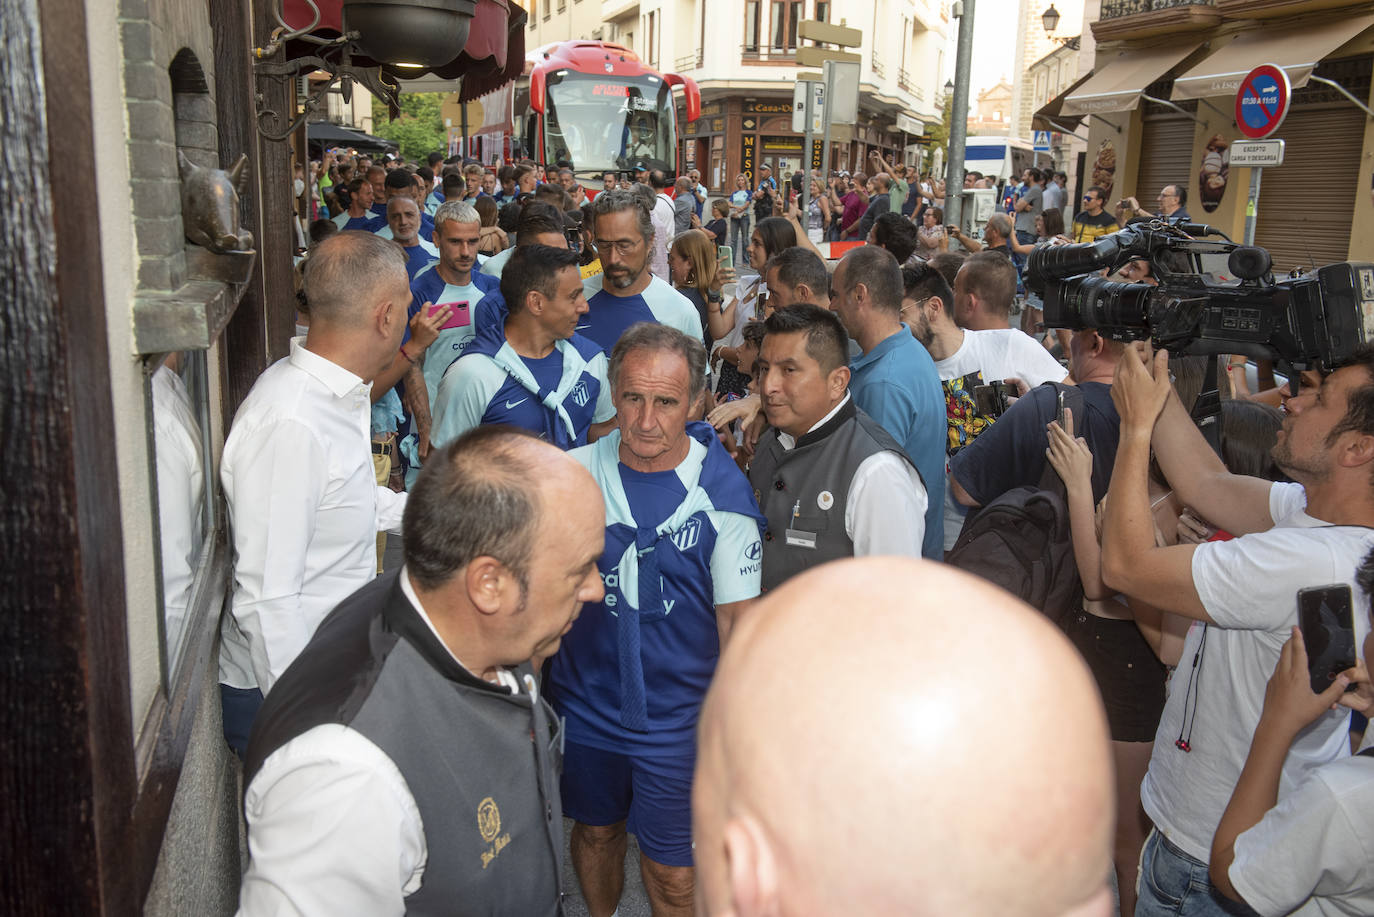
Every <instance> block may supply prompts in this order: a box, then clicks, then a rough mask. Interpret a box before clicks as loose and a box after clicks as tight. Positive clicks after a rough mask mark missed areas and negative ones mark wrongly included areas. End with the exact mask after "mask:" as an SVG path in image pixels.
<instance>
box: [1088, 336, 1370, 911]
mask: <svg viewBox="0 0 1374 917" xmlns="http://www.w3.org/2000/svg"><path fill="white" fill-rule="evenodd" d="M1167 360H1168V354H1167V352H1165V351H1161V352H1160V353H1159V354H1156V355H1155V358H1154V359H1153V360H1152V361H1149V362H1148V363H1146V362H1142V360H1141V358H1140V356H1139V355H1137V353H1136V351H1135V350H1134V349H1130V350H1128V351H1127V352H1126V354H1125V355H1124V356H1123V357H1122V359H1121V362H1120V364H1119V367H1118V369H1117V377H1116V382H1115V383H1114V384H1113V385H1112V398H1113V400H1114V401H1115V402H1116V404H1117V409H1118V411H1119V413H1120V415H1121V439H1120V445H1119V447H1118V450H1117V454H1116V466H1115V469H1114V471H1113V473H1112V481H1111V487H1110V490H1109V492H1108V499H1107V513H1106V522H1105V525H1104V528H1103V541H1102V577H1103V580H1104V581H1105V582H1106V584H1107V586H1109V587H1111V588H1113V589H1116V590H1118V591H1120V592H1122V593H1124V594H1126V595H1128V596H1132V597H1139V598H1141V599H1143V600H1145V601H1147V602H1149V603H1150V604H1151V605H1152V606H1154V607H1155V608H1159V609H1161V610H1163V611H1170V612H1173V613H1175V614H1177V615H1180V616H1182V617H1183V618H1188V619H1192V620H1193V621H1195V622H1198V623H1194V624H1193V625H1192V627H1191V628H1190V629H1189V631H1188V636H1187V640H1186V642H1185V644H1184V648H1183V656H1182V658H1183V660H1184V662H1183V665H1181V666H1180V667H1179V670H1178V671H1177V672H1176V673H1175V674H1174V676H1173V680H1172V683H1171V689H1170V693H1169V697H1168V700H1167V701H1166V703H1165V707H1164V715H1163V717H1162V719H1161V720H1160V724H1159V729H1158V731H1157V732H1156V734H1155V743H1154V752H1153V754H1152V755H1151V758H1150V769H1149V771H1148V772H1147V773H1146V775H1145V781H1144V783H1143V784H1142V785H1141V788H1140V795H1141V802H1142V803H1143V804H1144V807H1145V812H1146V814H1147V815H1149V817H1150V819H1151V821H1153V823H1154V826H1155V830H1154V831H1152V832H1151V834H1150V838H1149V840H1148V841H1146V844H1145V851H1144V854H1143V856H1142V861H1141V862H1142V866H1141V869H1142V873H1141V874H1142V880H1141V883H1140V901H1139V905H1138V907H1137V909H1136V914H1137V915H1145V917H1154V915H1157V914H1175V913H1178V907H1179V904H1180V902H1181V901H1182V900H1183V899H1184V898H1185V897H1186V900H1187V901H1188V903H1189V904H1188V906H1189V908H1190V909H1189V910H1188V911H1187V913H1189V914H1201V915H1210V914H1217V915H1220V914H1225V913H1230V912H1232V910H1231V905H1229V903H1228V902H1226V901H1225V899H1224V897H1223V896H1222V893H1221V892H1220V891H1219V890H1218V889H1216V888H1215V887H1214V886H1213V885H1212V884H1211V882H1210V879H1209V877H1208V867H1207V861H1208V855H1209V852H1210V848H1211V844H1212V839H1213V834H1214V833H1215V831H1216V829H1217V825H1218V823H1219V822H1220V820H1221V815H1222V812H1223V811H1224V810H1225V808H1226V805H1227V802H1228V800H1229V798H1230V795H1231V790H1232V788H1233V787H1234V786H1235V785H1236V782H1237V780H1238V779H1239V776H1240V773H1241V769H1242V767H1243V765H1244V763H1245V759H1246V753H1247V751H1248V749H1249V746H1250V741H1251V738H1252V736H1253V735H1254V732H1255V729H1256V725H1257V723H1258V721H1259V716H1260V710H1261V707H1262V705H1263V703H1264V696H1265V684H1266V682H1267V681H1268V678H1269V674H1270V672H1272V671H1273V669H1274V666H1275V663H1276V662H1277V661H1278V659H1279V655H1280V651H1281V648H1282V646H1283V643H1284V641H1285V640H1286V639H1287V638H1288V636H1289V634H1290V631H1291V628H1292V626H1293V625H1294V624H1296V623H1297V600H1296V594H1297V591H1298V590H1299V589H1302V588H1305V587H1309V586H1325V585H1328V584H1347V585H1349V586H1350V587H1351V590H1352V593H1353V596H1354V605H1355V607H1356V608H1362V607H1367V606H1368V604H1369V598H1368V596H1367V595H1366V594H1365V591H1364V590H1363V589H1362V588H1361V587H1360V586H1359V584H1357V583H1356V582H1355V571H1356V570H1357V569H1358V568H1359V565H1360V563H1361V561H1362V560H1363V559H1364V558H1365V556H1366V555H1367V554H1368V553H1369V551H1370V549H1371V547H1374V531H1371V528H1374V489H1372V488H1371V487H1370V473H1371V470H1372V469H1374V350H1369V349H1363V350H1361V351H1359V352H1357V353H1356V354H1355V355H1354V356H1353V358H1352V359H1351V360H1350V361H1348V362H1347V363H1346V365H1343V366H1342V367H1341V368H1339V369H1337V370H1335V371H1334V372H1332V373H1330V374H1329V375H1327V376H1326V377H1325V378H1324V379H1323V380H1322V383H1321V385H1320V386H1319V387H1317V388H1307V389H1303V390H1302V391H1301V392H1300V393H1298V394H1297V395H1296V396H1295V397H1293V398H1292V399H1290V400H1289V401H1288V403H1287V406H1286V407H1287V417H1286V418H1285V419H1284V423H1283V429H1282V430H1281V431H1280V433H1279V439H1278V442H1277V444H1276V445H1275V446H1274V452H1273V455H1274V460H1275V462H1276V463H1277V464H1278V466H1279V467H1280V468H1281V469H1283V471H1284V472H1285V473H1286V474H1288V475H1289V477H1291V478H1293V480H1294V481H1295V482H1296V483H1291V484H1290V483H1280V484H1275V483H1271V482H1269V481H1266V480H1262V479H1259V478H1250V477H1244V476H1241V475H1233V474H1230V473H1228V472H1227V471H1226V468H1225V466H1223V465H1222V463H1221V460H1220V459H1219V458H1218V457H1217V455H1216V453H1214V452H1213V451H1212V450H1211V449H1210V448H1209V447H1208V445H1207V444H1206V441H1205V440H1204V439H1203V437H1202V434H1201V433H1199V432H1198V430H1197V428H1196V427H1195V426H1194V425H1193V423H1192V421H1191V420H1190V419H1189V417H1188V411H1187V409H1186V408H1185V407H1184V406H1183V404H1182V403H1181V402H1180V401H1179V399H1178V396H1177V395H1176V394H1175V393H1174V392H1173V390H1172V387H1171V385H1170V384H1169V368H1168V362H1167ZM1152 448H1153V452H1154V456H1155V457H1156V459H1157V460H1158V462H1159V465H1160V467H1161V468H1162V469H1163V471H1164V474H1165V476H1166V478H1167V479H1168V481H1169V483H1170V484H1171V485H1172V486H1173V488H1174V493H1175V495H1176V496H1177V497H1178V499H1179V502H1180V503H1182V504H1183V505H1185V506H1189V507H1192V508H1193V509H1194V510H1195V511H1196V512H1197V513H1198V514H1199V515H1201V516H1203V517H1204V518H1206V519H1208V520H1209V521H1211V522H1213V523H1214V524H1216V525H1217V526H1219V527H1220V528H1222V529H1224V530H1225V531H1227V532H1229V533H1231V534H1232V535H1234V536H1237V537H1235V538H1234V539H1233V540H1230V541H1210V542H1207V543H1205V544H1201V545H1192V544H1188V545H1183V544H1180V545H1176V546H1173V547H1165V548H1158V547H1155V538H1154V527H1153V526H1152V525H1151V523H1150V519H1151V515H1150V506H1149V495H1148V468H1149V461H1150V455H1151V449H1152ZM1355 628H1356V639H1357V640H1363V639H1364V636H1365V634H1366V633H1367V631H1368V620H1367V619H1365V618H1363V617H1357V618H1356V621H1355ZM1349 723H1350V717H1349V711H1347V710H1344V709H1340V710H1339V712H1337V711H1327V712H1325V713H1323V714H1322V715H1321V716H1320V717H1319V718H1318V719H1316V721H1315V722H1313V723H1312V725H1310V726H1309V727H1307V728H1306V729H1304V730H1303V731H1302V732H1301V733H1300V734H1299V735H1298V737H1297V739H1296V740H1295V741H1294V742H1293V744H1292V747H1291V748H1290V749H1289V751H1288V754H1287V756H1286V758H1285V759H1284V761H1283V765H1282V779H1281V781H1280V784H1279V791H1278V802H1279V804H1280V805H1282V804H1283V801H1284V798H1285V797H1286V796H1287V795H1288V794H1289V793H1291V792H1292V791H1293V788H1294V787H1295V786H1297V785H1298V784H1299V783H1300V782H1301V781H1302V780H1303V779H1304V778H1306V777H1308V775H1309V774H1310V772H1311V771H1312V770H1313V769H1314V768H1317V767H1320V766H1321V765H1324V764H1328V763H1330V762H1332V761H1335V760H1337V759H1338V758H1343V757H1345V756H1347V755H1349V754H1350V746H1349V742H1348V739H1347V731H1348V728H1349Z"/></svg>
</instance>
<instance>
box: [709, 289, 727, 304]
mask: <svg viewBox="0 0 1374 917" xmlns="http://www.w3.org/2000/svg"><path fill="white" fill-rule="evenodd" d="M723 299H724V297H723V296H721V295H720V291H719V290H707V291H706V301H707V302H720V301H722V300H723Z"/></svg>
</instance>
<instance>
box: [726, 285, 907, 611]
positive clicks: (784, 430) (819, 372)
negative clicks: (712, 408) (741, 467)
mask: <svg viewBox="0 0 1374 917" xmlns="http://www.w3.org/2000/svg"><path fill="white" fill-rule="evenodd" d="M764 328H765V335H764V339H763V346H762V347H761V348H760V351H759V357H758V363H757V365H758V373H757V376H758V379H759V393H760V395H761V396H762V398H763V412H764V415H765V417H766V418H767V420H768V423H769V425H770V429H769V430H768V431H767V432H766V433H764V435H763V436H762V437H761V438H760V439H759V445H758V448H757V449H756V450H755V455H754V462H753V465H752V466H751V467H750V469H749V481H750V483H751V484H752V485H753V487H754V497H755V499H757V500H758V501H759V507H760V509H762V510H763V514H764V516H765V517H767V519H768V533H767V534H766V535H765V536H764V545H763V588H764V589H765V590H768V589H772V588H774V587H776V586H777V585H779V584H780V583H782V582H783V581H784V580H786V579H787V578H788V577H790V576H793V575H795V574H797V573H800V572H801V571H802V570H805V569H807V568H809V567H814V566H817V565H819V564H823V563H825V562H826V561H830V560H835V559H837V558H841V557H863V556H866V555H872V554H891V555H897V556H904V557H920V556H921V540H922V536H923V534H924V531H925V526H924V519H925V512H926V501H927V498H926V489H925V485H924V484H923V483H922V481H921V475H920V473H919V472H918V471H917V470H916V466H915V465H914V464H912V462H911V459H910V458H908V457H907V455H906V453H905V452H903V451H902V447H901V446H900V445H898V443H897V441H896V440H894V439H893V438H892V437H891V436H890V435H888V433H887V431H886V430H884V429H883V428H882V427H881V426H880V425H879V424H878V423H877V422H876V421H874V420H873V419H872V418H871V417H869V416H868V415H867V414H865V413H864V412H863V411H861V410H859V408H858V407H857V406H856V405H855V404H854V402H853V400H852V399H851V398H850V397H849V336H848V335H847V334H846V333H845V330H844V326H843V325H842V324H841V323H840V319H839V317H838V316H836V315H835V313H833V312H831V311H829V310H827V309H822V308H820V307H819V306H814V305H809V304H798V305H793V306H788V307H787V308H785V309H779V310H778V311H776V312H774V313H773V314H772V315H771V316H769V317H768V319H767V321H766V322H765V324H764Z"/></svg>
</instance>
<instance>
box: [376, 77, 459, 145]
mask: <svg viewBox="0 0 1374 917" xmlns="http://www.w3.org/2000/svg"><path fill="white" fill-rule="evenodd" d="M447 95H448V93H443V92H403V93H401V97H400V103H401V115H400V117H398V118H397V119H396V120H395V121H389V120H387V112H386V105H385V104H384V103H383V102H382V101H381V100H380V99H377V98H375V97H374V98H373V99H372V133H374V134H376V135H377V136H378V137H381V138H382V139H384V140H391V141H394V142H395V143H397V144H399V145H400V147H401V155H402V156H404V157H405V158H406V159H414V160H419V161H421V162H423V161H424V158H425V157H426V156H427V155H429V154H430V153H433V152H435V151H436V150H437V151H438V152H441V153H444V152H447V150H448V131H447V130H446V129H445V127H444V119H443V116H442V114H441V113H440V105H441V104H442V103H443V101H444V98H445V96H447Z"/></svg>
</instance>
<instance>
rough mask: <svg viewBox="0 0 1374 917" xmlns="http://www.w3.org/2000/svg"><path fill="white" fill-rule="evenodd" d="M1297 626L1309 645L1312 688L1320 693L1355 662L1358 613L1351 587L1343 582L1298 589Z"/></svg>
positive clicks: (1303, 640) (1308, 657) (1308, 668)
mask: <svg viewBox="0 0 1374 917" xmlns="http://www.w3.org/2000/svg"><path fill="white" fill-rule="evenodd" d="M1298 627H1300V628H1301V629H1302V642H1303V644H1304V645H1305V646H1306V647H1307V671H1308V673H1309V674H1310V675H1311V677H1312V692H1313V693H1314V694H1321V693H1322V692H1323V691H1325V690H1326V689H1327V688H1329V687H1331V682H1333V681H1335V679H1336V676H1337V675H1339V674H1341V673H1342V672H1344V671H1345V670H1346V669H1349V668H1351V667H1352V666H1354V665H1355V617H1354V612H1353V610H1352V606H1351V599H1350V587H1349V586H1347V585H1344V584H1341V585H1334V586H1314V587H1312V588H1310V589H1299V590H1298ZM1351 687H1352V688H1353V687H1354V686H1353V685H1352V686H1351ZM1347 690H1350V689H1349V688H1347Z"/></svg>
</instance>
